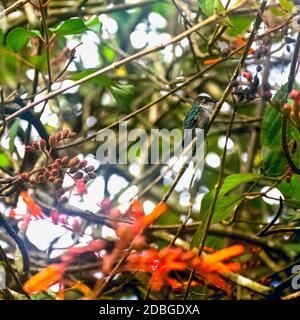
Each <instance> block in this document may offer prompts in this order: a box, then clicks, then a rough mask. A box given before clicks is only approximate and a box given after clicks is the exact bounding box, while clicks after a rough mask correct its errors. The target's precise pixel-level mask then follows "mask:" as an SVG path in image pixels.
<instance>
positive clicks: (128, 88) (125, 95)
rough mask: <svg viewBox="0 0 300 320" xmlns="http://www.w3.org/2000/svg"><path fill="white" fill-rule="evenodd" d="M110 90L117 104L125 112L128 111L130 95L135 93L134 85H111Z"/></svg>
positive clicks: (130, 100)
mask: <svg viewBox="0 0 300 320" xmlns="http://www.w3.org/2000/svg"><path fill="white" fill-rule="evenodd" d="M110 90H111V93H112V95H113V96H114V98H115V99H116V102H117V104H118V106H119V107H120V108H121V109H122V110H123V111H125V112H127V111H129V110H130V109H131V108H130V107H131V102H132V97H133V95H134V94H135V87H134V86H133V85H131V84H118V85H115V86H112V87H111V89H110Z"/></svg>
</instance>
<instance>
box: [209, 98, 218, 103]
mask: <svg viewBox="0 0 300 320" xmlns="http://www.w3.org/2000/svg"><path fill="white" fill-rule="evenodd" d="M211 101H212V102H213V103H217V102H219V101H220V100H218V99H211Z"/></svg>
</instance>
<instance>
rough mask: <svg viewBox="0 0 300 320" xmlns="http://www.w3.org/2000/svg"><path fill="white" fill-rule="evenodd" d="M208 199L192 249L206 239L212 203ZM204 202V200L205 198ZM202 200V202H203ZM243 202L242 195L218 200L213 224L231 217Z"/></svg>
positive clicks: (211, 196)
mask: <svg viewBox="0 0 300 320" xmlns="http://www.w3.org/2000/svg"><path fill="white" fill-rule="evenodd" d="M213 195H214V193H212V194H211V195H210V196H208V197H207V199H209V198H211V200H212V198H213ZM207 199H206V204H205V206H204V207H205V209H206V210H205V212H204V215H202V217H201V221H202V223H201V224H200V226H199V227H198V229H197V231H196V233H195V234H194V236H193V239H192V242H191V248H194V247H197V246H199V244H200V243H201V242H202V240H203V237H204V235H205V234H204V232H205V230H204V227H205V223H204V221H206V220H207V219H208V215H209V212H210V205H211V201H207ZM203 200H204V198H203ZM203 200H202V201H203ZM241 201H242V198H241V196H240V195H232V196H226V197H221V198H218V200H217V203H216V207H215V211H214V214H213V216H212V220H211V224H215V223H218V222H220V221H222V220H224V219H227V218H228V217H230V216H231V214H232V213H233V210H234V208H235V207H236V206H237V205H238V204H239V203H240V202H241ZM201 209H202V208H201Z"/></svg>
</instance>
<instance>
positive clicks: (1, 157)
mask: <svg viewBox="0 0 300 320" xmlns="http://www.w3.org/2000/svg"><path fill="white" fill-rule="evenodd" d="M10 164H11V163H10V160H9V159H8V157H7V155H6V154H4V153H0V167H4V168H6V167H9V166H10Z"/></svg>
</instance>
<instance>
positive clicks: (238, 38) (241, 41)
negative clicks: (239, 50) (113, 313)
mask: <svg viewBox="0 0 300 320" xmlns="http://www.w3.org/2000/svg"><path fill="white" fill-rule="evenodd" d="M235 42H236V44H237V45H238V46H244V45H246V41H245V40H243V39H242V38H240V37H236V39H235ZM254 52H255V50H254V49H253V48H250V49H249V54H254Z"/></svg>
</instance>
